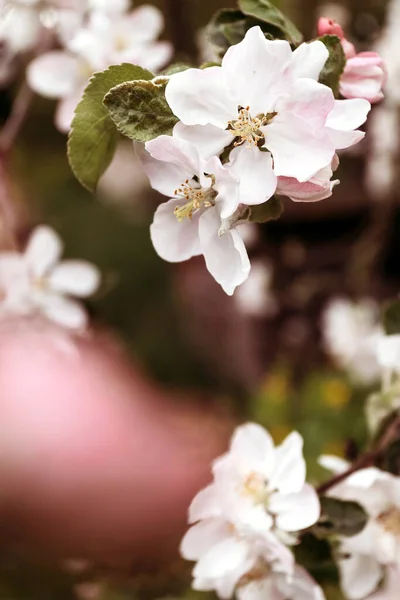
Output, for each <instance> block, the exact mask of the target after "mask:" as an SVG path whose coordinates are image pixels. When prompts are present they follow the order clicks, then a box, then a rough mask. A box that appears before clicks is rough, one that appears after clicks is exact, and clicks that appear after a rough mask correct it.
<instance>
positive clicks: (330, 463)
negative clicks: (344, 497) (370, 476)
mask: <svg viewBox="0 0 400 600" xmlns="http://www.w3.org/2000/svg"><path fill="white" fill-rule="evenodd" d="M318 464H319V465H321V467H323V468H324V469H326V470H327V471H331V472H332V473H334V474H339V473H344V472H345V471H347V469H349V467H350V463H349V462H348V461H347V460H344V458H339V457H338V456H332V455H328V454H323V455H322V456H320V457H319V459H318Z"/></svg>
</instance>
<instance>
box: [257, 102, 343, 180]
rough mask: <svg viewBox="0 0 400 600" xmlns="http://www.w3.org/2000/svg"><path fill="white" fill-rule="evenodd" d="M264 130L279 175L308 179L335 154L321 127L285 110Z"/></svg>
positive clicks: (329, 162)
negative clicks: (318, 127)
mask: <svg viewBox="0 0 400 600" xmlns="http://www.w3.org/2000/svg"><path fill="white" fill-rule="evenodd" d="M265 132H266V146H267V148H268V150H270V151H271V153H272V156H273V159H274V171H275V174H276V175H278V176H284V177H294V178H295V179H297V180H298V181H300V182H304V181H308V180H309V179H311V177H313V176H314V175H315V174H316V173H317V172H318V171H319V170H320V169H323V168H324V167H326V166H327V165H330V164H331V161H332V158H333V156H334V154H335V148H334V144H333V142H332V141H331V140H330V138H329V136H328V135H326V133H325V131H324V130H323V129H317V128H314V130H313V128H312V127H310V125H309V124H308V123H307V121H306V120H304V119H303V118H302V117H299V116H297V115H294V114H291V113H288V112H287V113H280V114H278V116H276V117H275V118H274V119H273V121H272V122H271V123H270V124H269V125H267V127H265Z"/></svg>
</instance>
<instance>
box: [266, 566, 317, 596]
mask: <svg viewBox="0 0 400 600" xmlns="http://www.w3.org/2000/svg"><path fill="white" fill-rule="evenodd" d="M275 579H276V586H277V589H279V591H280V593H281V597H280V598H281V599H282V600H283V599H285V600H286V598H290V599H292V598H293V599H294V600H325V596H324V593H323V591H322V589H321V588H320V587H319V585H318V584H317V583H316V581H314V579H313V578H312V577H311V576H310V575H309V573H307V571H306V570H305V569H303V567H299V566H296V567H295V569H294V573H293V574H292V573H291V574H290V575H289V576H287V575H285V574H276V575H275Z"/></svg>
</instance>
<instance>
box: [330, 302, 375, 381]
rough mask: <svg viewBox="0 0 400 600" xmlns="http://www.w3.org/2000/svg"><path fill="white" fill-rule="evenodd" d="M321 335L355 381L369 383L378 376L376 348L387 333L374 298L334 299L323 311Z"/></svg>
mask: <svg viewBox="0 0 400 600" xmlns="http://www.w3.org/2000/svg"><path fill="white" fill-rule="evenodd" d="M322 334H323V342H324V346H325V350H326V352H327V353H328V354H329V355H330V356H331V357H332V358H333V359H334V361H335V362H336V363H337V364H338V366H339V367H340V368H342V369H343V370H344V371H346V372H347V373H348V374H349V376H350V377H352V378H353V379H354V380H355V381H356V382H358V383H362V384H367V385H368V384H370V383H373V382H375V381H377V380H378V379H379V377H380V375H381V367H380V365H379V362H378V359H377V348H378V342H379V340H380V339H381V338H382V337H383V336H384V332H383V328H382V326H381V324H380V311H379V306H378V304H377V303H376V302H375V301H374V300H373V299H372V298H364V299H362V300H359V301H358V302H352V301H351V300H348V299H345V298H336V299H333V300H331V301H330V302H329V304H328V305H327V307H326V308H325V311H324V313H323V317H322Z"/></svg>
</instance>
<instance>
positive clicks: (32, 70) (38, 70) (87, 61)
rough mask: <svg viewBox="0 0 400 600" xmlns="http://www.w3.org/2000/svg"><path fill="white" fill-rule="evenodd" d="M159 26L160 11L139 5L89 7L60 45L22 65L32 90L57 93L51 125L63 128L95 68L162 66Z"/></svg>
mask: <svg viewBox="0 0 400 600" xmlns="http://www.w3.org/2000/svg"><path fill="white" fill-rule="evenodd" d="M163 26H164V21H163V17H162V14H161V12H160V11H159V10H158V9H157V8H156V7H154V6H150V5H143V6H140V7H139V8H137V9H135V10H133V11H132V12H129V13H120V12H118V11H117V13H116V14H115V13H113V12H100V11H97V10H96V11H94V12H93V13H91V15H90V16H89V19H88V21H87V23H85V24H84V25H83V26H82V27H81V28H80V29H79V30H78V31H76V32H74V35H72V37H71V38H70V39H69V38H68V39H67V37H68V36H65V38H66V39H65V40H64V45H65V50H56V51H52V52H47V53H45V54H43V55H41V56H39V57H37V58H36V59H35V60H33V61H32V62H31V64H30V65H29V66H28V69H27V78H28V82H29V84H30V86H31V88H32V89H33V90H35V91H36V92H37V93H39V94H41V95H42V96H46V97H48V98H59V99H60V103H59V106H58V109H57V114H56V125H57V127H58V129H60V131H63V132H68V131H69V129H70V126H71V121H72V118H73V115H74V110H75V108H76V105H77V104H78V103H79V100H80V99H81V96H82V93H83V90H84V88H85V86H86V84H87V82H88V79H89V78H90V76H91V75H92V74H93V73H94V72H95V71H102V70H104V69H106V68H107V67H109V66H110V65H115V64H121V63H123V62H127V63H133V64H137V65H139V66H141V67H144V68H146V69H149V70H151V71H157V70H158V69H160V68H161V67H163V66H165V65H166V64H167V63H168V61H169V60H170V58H171V56H172V46H171V44H170V43H169V42H163V41H157V38H158V36H159V35H160V33H161V31H162V29H163Z"/></svg>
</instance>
